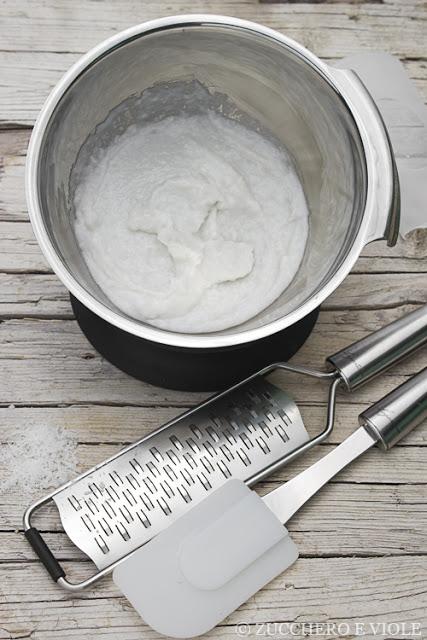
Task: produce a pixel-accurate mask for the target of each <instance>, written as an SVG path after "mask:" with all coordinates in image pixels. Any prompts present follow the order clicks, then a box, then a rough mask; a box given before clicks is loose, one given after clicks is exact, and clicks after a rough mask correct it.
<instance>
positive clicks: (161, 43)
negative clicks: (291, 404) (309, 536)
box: [26, 15, 399, 390]
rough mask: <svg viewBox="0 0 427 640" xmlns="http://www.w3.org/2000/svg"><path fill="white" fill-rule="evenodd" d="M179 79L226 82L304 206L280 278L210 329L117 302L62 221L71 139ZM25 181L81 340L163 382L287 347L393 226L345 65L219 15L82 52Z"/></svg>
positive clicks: (383, 156) (395, 211) (174, 105)
mask: <svg viewBox="0 0 427 640" xmlns="http://www.w3.org/2000/svg"><path fill="white" fill-rule="evenodd" d="M177 82H178V83H179V82H183V83H190V84H189V85H188V86H191V83H192V82H193V83H194V82H199V83H202V84H203V85H204V86H205V87H208V88H209V91H210V94H211V95H212V96H213V98H212V99H214V97H215V95H216V94H221V95H224V94H225V95H226V96H227V97H229V98H230V100H231V101H232V102H233V103H234V104H235V105H237V106H238V107H239V109H240V110H241V112H242V113H244V114H247V115H248V118H251V119H255V120H256V121H257V122H258V123H259V124H260V126H261V127H262V128H264V129H265V130H266V131H270V132H271V133H272V134H273V135H274V136H276V138H278V139H279V140H280V141H281V142H282V143H283V144H284V145H285V146H286V147H287V149H288V150H289V152H290V153H291V155H292V157H293V160H294V162H295V165H296V168H297V171H298V173H299V175H300V178H301V181H302V184H303V187H304V190H305V194H306V199H307V202H308V206H309V210H310V230H309V238H308V242H307V246H306V251H305V255H304V258H303V261H302V264H301V266H300V268H299V270H298V272H297V274H296V276H295V278H294V280H293V281H292V283H291V284H290V286H289V287H288V288H287V289H286V290H285V291H284V292H283V293H282V295H281V296H280V297H279V298H278V299H277V300H276V301H275V302H274V303H273V304H272V305H270V306H269V307H268V308H267V309H265V310H264V311H263V312H262V313H260V314H258V315H257V316H256V317H255V318H252V319H251V320H249V321H247V322H245V323H244V324H242V325H239V326H235V327H232V328H230V329H228V330H224V331H221V332H215V333H206V334H188V333H185V334H184V333H176V332H172V331H166V330H162V329H158V328H156V327H153V326H150V325H149V324H147V323H144V322H141V321H138V320H135V319H133V318H131V317H129V316H127V315H125V314H124V313H122V312H121V311H120V310H119V309H118V308H117V307H115V306H114V305H113V303H112V302H111V301H110V300H108V298H107V297H106V296H105V294H104V293H103V292H102V291H101V290H100V289H99V287H98V286H97V284H96V283H95V282H94V280H93V278H92V276H91V274H90V273H89V271H88V268H87V266H86V264H85V262H84V259H83V257H82V255H81V252H80V249H79V247H78V245H77V242H76V239H75V236H74V233H73V226H72V216H73V215H74V213H73V208H72V204H71V203H72V197H71V196H72V189H73V171H74V170H75V167H76V165H78V162H79V152H80V151H81V148H82V145H83V143H84V142H85V141H86V140H87V139H88V137H89V136H92V138H91V139H92V141H93V144H95V146H96V145H103V144H106V142H107V143H108V139H109V138H110V137H113V136H114V135H115V134H116V133H117V130H118V128H119V127H123V126H124V124H125V125H127V124H131V123H132V119H137V118H139V117H140V113H139V112H138V105H139V104H141V103H140V102H139V101H140V100H141V95H143V92H144V91H145V90H147V89H150V90H152V89H153V88H154V90H157V89H158V91H159V95H161V96H163V98H165V96H166V99H163V100H162V101H157V102H156V104H157V109H155V110H153V118H154V117H156V118H157V119H159V118H160V119H161V117H162V113H164V115H170V114H172V113H176V112H177V111H178V110H179V109H180V108H182V107H183V106H185V108H190V109H191V108H197V105H195V104H194V102H195V101H194V100H191V95H190V97H188V92H183V95H187V98H186V99H187V103H186V104H185V105H184V104H183V102H182V100H180V99H172V98H171V100H169V101H168V99H167V91H166V90H167V87H168V85H170V83H175V84H176V83H177ZM156 87H157V89H156ZM165 92H166V93H165ZM178 93H179V92H178ZM159 104H160V107H159ZM120 105H123V106H124V109H123V113H126V114H127V115H126V118H125V121H124V120H123V118H118V119H117V128H114V127H113V130H108V129H107V128H106V127H105V121H106V119H107V116H109V114H111V112H112V111H113V110H114V109H120ZM159 109H160V112H159ZM162 110H163V111H162ZM144 117H145V118H149V117H150V114H149V113H145V114H144ZM126 119H127V120H126ZM103 123H104V126H103ZM26 183H27V199H28V207H29V212H30V217H31V221H32V224H33V227H34V231H35V234H36V236H37V239H38V241H39V244H40V246H41V248H42V250H43V252H44V254H45V256H46V258H47V260H48V262H49V264H50V265H51V266H52V268H53V269H54V271H55V272H56V274H57V275H58V277H59V278H60V279H61V280H62V282H63V283H64V285H65V286H66V287H67V288H68V290H69V291H70V293H71V294H72V303H73V308H74V310H75V313H76V316H77V319H78V321H79V323H80V326H81V327H82V329H83V331H84V332H85V334H86V335H87V337H88V338H89V340H90V341H91V342H92V343H93V344H94V346H95V347H96V348H97V349H98V350H99V351H100V352H101V353H102V354H104V355H105V356H106V357H107V358H108V359H110V360H111V361H112V362H114V363H115V364H116V365H117V366H119V367H121V368H122V369H124V370H125V371H128V372H129V373H131V374H132V375H135V376H137V377H139V378H141V379H144V380H148V381H150V382H154V383H156V384H161V385H163V386H169V387H174V388H188V389H193V390H197V389H214V388H219V387H223V386H227V385H230V384H232V383H233V382H235V381H236V380H238V379H239V378H241V377H245V376H247V375H248V374H250V373H251V372H253V371H255V370H257V369H259V368H260V367H262V366H264V365H266V364H268V363H269V362H272V361H275V360H278V359H280V360H284V359H286V358H288V357H290V355H292V354H293V353H294V352H295V351H296V350H297V349H298V348H299V346H300V345H301V344H302V343H303V342H304V340H305V339H306V337H307V335H308V334H309V332H310V330H311V328H312V326H313V324H314V321H315V319H316V316H317V309H318V307H319V305H320V304H321V303H322V301H323V300H325V298H327V297H328V296H329V295H330V294H331V293H332V292H333V291H334V290H335V289H336V288H337V286H338V285H339V284H340V283H341V282H342V280H343V279H344V278H345V276H346V275H347V274H348V272H349V271H350V270H351V268H352V266H353V265H354V263H355V262H356V260H357V258H358V256H359V254H360V252H361V251H362V249H363V247H364V246H365V245H366V244H367V243H369V242H372V241H374V240H379V239H385V240H387V242H388V244H394V243H395V241H396V237H397V232H398V224H399V187H398V178H397V173H396V169H395V163H394V159H393V153H392V150H391V147H390V143H389V140H388V136H387V133H386V130H385V128H384V125H383V122H382V120H381V117H380V115H379V113H378V110H377V108H376V106H375V104H374V102H373V100H372V98H371V97H370V95H369V94H368V92H367V91H366V89H365V88H364V86H363V85H362V84H361V82H360V81H359V80H358V78H357V76H356V75H355V74H354V73H353V72H351V71H345V70H341V69H333V68H330V67H328V66H327V65H326V64H324V63H323V62H321V61H320V60H319V59H318V58H317V57H316V56H314V55H313V54H312V53H310V52H309V51H307V50H306V49H305V48H303V47H302V46H301V45H299V44H298V43H296V42H295V41H293V40H291V39H289V38H287V37H286V36H284V35H282V34H280V33H277V32H275V31H273V30H271V29H267V28H265V27H262V26H260V25H257V24H254V23H251V22H246V21H244V20H238V19H235V18H228V17H223V16H213V15H191V16H180V17H169V18H162V19H159V20H154V21H151V22H147V23H144V24H142V25H138V26H136V27H133V28H131V29H128V30H126V31H123V32H122V33H119V34H117V35H115V36H113V37H112V38H110V39H109V40H107V41H105V42H103V43H101V44H100V45H98V46H97V47H95V48H94V49H92V50H91V51H90V52H89V53H87V54H86V55H85V56H83V57H82V58H81V59H80V60H79V61H78V62H77V63H76V64H75V65H74V66H73V67H72V68H71V69H70V70H69V71H68V73H67V74H66V75H65V76H64V77H63V78H62V80H61V81H60V82H59V84H58V85H57V86H56V87H55V89H54V90H53V92H52V94H51V95H50V96H49V98H48V100H47V101H46V103H45V105H44V107H43V109H42V112H41V114H40V116H39V118H38V120H37V123H36V126H35V128H34V132H33V135H32V138H31V142H30V147H29V151H28V161H27V176H26Z"/></svg>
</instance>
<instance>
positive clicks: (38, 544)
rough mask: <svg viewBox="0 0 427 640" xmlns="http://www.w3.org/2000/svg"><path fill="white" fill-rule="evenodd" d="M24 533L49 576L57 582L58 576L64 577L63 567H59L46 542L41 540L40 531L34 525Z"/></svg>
mask: <svg viewBox="0 0 427 640" xmlns="http://www.w3.org/2000/svg"><path fill="white" fill-rule="evenodd" d="M24 533H25V537H26V538H27V540H28V542H29V543H30V545H31V546H32V548H33V550H34V552H35V553H36V554H37V556H38V557H39V558H40V560H41V561H42V562H43V564H44V566H45V567H46V569H47V571H48V572H49V575H50V576H51V578H53V580H55V582H57V581H58V580H59V578H64V577H65V571H64V569H63V568H62V567H61V565H60V564H59V562H58V560H57V559H56V558H55V556H54V555H53V553H52V551H51V550H50V549H49V547H48V546H47V544H46V542H45V541H44V540H43V538H42V536H41V533H40V531H39V530H38V529H36V528H35V527H31V528H30V529H27V530H26V531H25V532H24Z"/></svg>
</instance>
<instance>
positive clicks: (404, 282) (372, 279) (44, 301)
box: [0, 261, 427, 340]
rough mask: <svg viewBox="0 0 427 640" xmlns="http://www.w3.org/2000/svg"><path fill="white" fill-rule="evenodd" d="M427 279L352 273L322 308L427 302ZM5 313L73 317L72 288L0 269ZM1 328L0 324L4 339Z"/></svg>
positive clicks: (0, 304) (50, 277)
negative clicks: (70, 295) (70, 290)
mask: <svg viewBox="0 0 427 640" xmlns="http://www.w3.org/2000/svg"><path fill="white" fill-rule="evenodd" d="M426 264H427V261H426ZM425 283H426V273H425V271H424V272H421V273H381V274H377V273H362V274H358V273H352V274H350V275H349V276H348V277H347V278H346V279H345V280H344V281H343V283H342V284H341V285H340V286H339V287H338V289H336V291H334V293H333V294H332V295H331V296H330V297H329V298H328V299H327V300H325V302H324V303H323V307H322V308H323V309H324V310H342V309H346V310H347V309H348V310H356V309H375V310H376V309H382V308H390V307H398V306H401V305H404V304H411V305H420V304H424V303H426V302H427V288H426V286H425ZM397 315H398V314H397ZM1 317H6V318H7V317H13V318H21V317H24V318H25V317H37V318H71V317H72V312H71V307H70V302H69V295H68V291H67V290H66V288H65V287H64V286H63V285H62V283H61V282H60V280H59V279H58V278H57V277H56V275H54V274H38V273H37V274H33V273H1V272H0V318H1ZM1 331H2V328H1V327H0V340H1Z"/></svg>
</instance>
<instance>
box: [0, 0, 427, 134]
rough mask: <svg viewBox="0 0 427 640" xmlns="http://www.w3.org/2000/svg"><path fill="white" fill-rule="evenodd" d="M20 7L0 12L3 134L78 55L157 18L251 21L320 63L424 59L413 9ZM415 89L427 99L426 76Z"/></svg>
mask: <svg viewBox="0 0 427 640" xmlns="http://www.w3.org/2000/svg"><path fill="white" fill-rule="evenodd" d="M24 5H25V6H26V9H25V11H22V12H21V13H20V14H17V13H16V11H15V9H14V4H13V3H12V2H9V3H4V5H3V6H2V8H0V10H1V11H0V17H1V19H2V22H3V25H4V29H3V31H4V33H3V39H2V51H1V52H0V72H1V74H2V78H3V82H2V86H1V87H0V124H2V125H3V126H10V125H13V124H20V125H28V124H32V123H33V122H34V120H35V118H36V115H37V113H38V111H39V109H40V107H41V105H42V103H43V101H44V100H45V98H46V97H47V95H48V93H49V92H50V91H51V89H52V88H53V86H54V85H55V84H56V82H57V81H58V80H59V78H60V76H61V75H62V74H63V73H64V72H65V71H66V70H67V69H68V68H69V67H70V66H71V65H72V64H73V63H74V62H75V60H76V59H77V58H78V56H79V54H81V53H83V52H84V51H86V50H87V49H88V48H90V47H91V46H93V45H94V44H96V43H97V42H99V41H100V40H102V39H104V38H105V37H108V36H111V35H112V34H113V33H116V32H117V31H119V30H120V29H123V28H125V27H128V26H130V25H132V24H135V23H138V22H142V21H144V20H147V19H150V18H153V17H159V16H161V15H168V14H169V15H171V14H174V13H185V12H186V11H188V12H189V13H197V11H199V12H203V11H208V12H210V13H223V14H225V15H236V16H238V17H243V18H247V19H252V20H256V21H259V22H261V23H263V24H266V25H267V26H270V27H273V28H275V29H278V30H279V31H283V32H286V33H287V34H288V35H289V36H291V37H293V38H295V39H296V40H298V41H300V42H301V43H302V44H304V45H305V46H307V47H308V48H310V49H312V50H313V51H314V52H315V53H317V54H318V55H319V56H321V57H324V58H336V57H343V56H345V55H348V54H351V53H355V52H359V51H361V50H363V49H374V50H378V49H382V50H384V51H388V52H390V53H393V54H395V55H397V56H399V57H401V58H402V59H404V58H409V59H411V61H413V59H414V58H424V57H425V48H424V40H425V23H424V22H423V17H425V9H424V7H423V5H422V4H419V3H412V2H411V3H408V4H407V6H406V8H405V11H404V12H402V9H401V7H400V5H399V4H396V5H395V4H393V3H390V4H387V5H382V4H381V5H377V4H369V5H368V4H367V5H360V6H355V5H353V4H343V5H340V8H339V10H337V7H336V5H335V6H334V5H317V4H316V5H304V4H303V5H298V6H296V5H290V4H280V5H279V4H273V5H266V4H261V5H260V4H257V3H254V2H251V0H246V1H240V2H235V1H234V0H233V1H225V0H222V1H214V2H200V1H198V2H192V3H187V4H185V3H182V2H179V0H175V2H173V3H162V4H160V3H159V2H154V1H151V2H145V3H144V6H143V8H142V5H138V7H137V8H136V6H135V4H134V2H132V0H127V1H126V2H121V3H120V5H118V4H117V3H114V2H113V1H112V0H110V2H103V3H102V5H100V4H98V3H93V2H89V1H88V0H80V1H79V2H77V3H73V4H72V5H70V4H67V5H62V6H61V9H58V7H57V5H56V4H55V2H53V1H52V0H51V1H50V2H48V3H43V4H42V5H38V4H34V3H31V0H27V2H25V3H24ZM408 15H410V16H411V20H408V19H407V16H408ZM90 16H91V17H90ZM417 18H419V19H417ZM8 49H9V50H8ZM17 50H18V51H17ZM411 64H413V62H411ZM415 82H416V83H417V85H418V86H419V88H420V90H421V91H422V92H423V95H424V96H426V91H427V82H426V81H425V74H424V75H423V78H419V77H416V78H415Z"/></svg>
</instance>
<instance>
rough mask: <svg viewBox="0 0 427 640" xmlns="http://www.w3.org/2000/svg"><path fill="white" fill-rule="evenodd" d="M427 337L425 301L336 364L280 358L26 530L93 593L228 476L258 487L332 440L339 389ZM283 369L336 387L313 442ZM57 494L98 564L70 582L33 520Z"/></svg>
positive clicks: (144, 444) (122, 456)
mask: <svg viewBox="0 0 427 640" xmlns="http://www.w3.org/2000/svg"><path fill="white" fill-rule="evenodd" d="M426 343H427V305H424V306H423V307H421V308H419V309H416V310H415V311H413V312H412V313H410V314H407V315H406V316H403V317H402V318H399V319H398V320H395V321H394V322H392V323H391V324H389V325H387V326H385V327H383V328H382V329H379V330H378V331H376V332H374V333H372V334H370V335H368V336H367V337H365V338H363V339H361V340H359V341H358V342H356V343H354V344H352V345H350V346H348V347H346V348H345V349H343V350H341V351H339V352H337V353H335V354H334V355H332V356H329V358H328V361H329V365H330V366H329V370H325V371H319V370H313V369H309V368H306V367H301V366H296V365H293V364H288V363H284V362H277V363H274V364H271V365H269V366H267V367H265V368H264V369H262V370H261V371H259V372H257V373H254V374H253V375H252V376H250V377H249V378H247V379H246V380H243V381H242V382H240V383H238V384H236V385H234V387H232V388H231V389H228V390H226V391H223V392H222V393H219V394H218V395H216V396H213V397H212V398H210V399H208V400H206V401H205V402H203V403H202V404H200V405H199V406H198V407H195V408H194V409H191V410H190V411H187V412H186V413H184V414H182V415H181V416H178V418H176V419H174V420H172V421H170V422H168V423H167V424H165V425H163V426H162V427H160V428H159V429H157V430H156V431H154V432H153V433H152V434H150V435H149V436H147V437H145V438H143V439H142V440H140V441H139V442H136V443H135V444H133V445H131V446H129V447H127V448H126V449H124V450H123V451H121V452H119V453H118V454H117V455H115V456H113V457H112V458H110V459H108V460H106V461H105V462H103V463H101V464H99V465H97V466H96V467H94V468H93V469H90V470H89V471H87V472H86V473H84V474H82V475H81V476H80V477H79V478H77V479H76V480H73V481H71V482H68V483H67V484H65V485H63V486H62V487H59V488H58V489H57V490H56V491H53V492H52V493H50V494H49V495H47V496H44V497H43V498H41V499H40V500H38V501H37V502H35V503H33V504H32V505H30V506H29V507H28V509H27V510H26V512H25V514H24V531H25V536H26V537H27V539H28V541H29V542H30V544H31V545H32V547H33V549H34V551H35V552H36V554H37V555H38V557H39V558H40V559H41V560H42V562H43V563H44V565H45V567H46V569H47V570H48V571H49V573H50V575H51V577H52V578H53V579H54V580H55V581H56V582H57V583H58V584H60V585H61V586H62V587H63V588H64V589H67V590H69V591H78V590H80V589H83V588H84V587H87V586H89V585H91V584H93V583H94V582H95V581H96V580H99V579H100V578H101V577H102V576H104V575H106V574H107V573H109V572H111V571H112V570H113V569H114V568H115V567H116V566H117V565H118V564H119V563H120V562H121V561H123V560H124V559H125V558H127V557H128V556H129V555H130V554H132V552H134V551H136V549H138V548H140V547H141V546H142V545H144V544H145V543H146V542H148V541H149V540H150V539H151V538H153V537H154V536H156V535H157V534H158V533H159V532H160V531H162V530H164V529H165V528H166V527H168V526H169V525H170V524H171V523H172V522H174V521H175V520H176V519H178V518H179V517H180V516H181V515H183V514H184V513H185V512H186V511H187V510H189V509H191V507H193V506H195V505H196V504H198V503H199V502H200V501H201V500H203V498H205V497H206V496H208V495H209V494H210V492H211V491H212V490H213V489H216V488H219V487H220V486H221V485H222V484H224V483H225V482H227V480H228V479H230V478H236V479H239V480H242V481H243V482H245V483H246V484H247V485H249V486H251V485H253V484H255V483H256V482H257V481H258V480H261V479H262V478H265V477H266V476H267V475H270V474H271V473H273V472H274V471H277V470H278V469H280V468H281V467H283V465H284V464H286V463H287V462H289V461H291V460H293V459H294V458H296V457H297V456H299V455H301V454H303V453H305V452H306V451H307V450H308V449H310V448H311V447H313V446H314V445H316V444H319V443H320V442H322V441H323V440H325V438H327V437H328V435H329V434H330V433H331V432H332V429H333V426H334V416H335V399H336V393H337V390H338V387H339V386H341V387H346V388H347V389H348V390H349V391H352V390H353V389H356V388H357V387H359V386H360V385H361V384H364V383H366V382H368V381H369V380H371V378H373V377H374V376H375V375H377V374H379V373H381V372H383V371H384V370H385V369H387V368H388V367H390V366H391V365H393V364H394V363H396V362H398V361H399V360H401V359H402V358H404V357H406V356H408V355H409V354H411V353H412V352H413V351H415V350H416V349H418V348H420V347H421V346H423V345H424V344H426ZM275 370H284V371H286V372H290V373H297V374H301V375H303V376H309V377H314V378H318V379H319V380H324V381H327V382H328V383H329V394H328V402H327V411H326V423H325V426H324V428H323V430H322V431H321V432H320V433H318V434H317V435H314V436H313V437H311V438H309V436H308V433H307V431H306V429H305V427H304V424H303V421H302V418H301V414H300V412H299V409H298V407H297V406H296V404H295V403H294V402H293V400H292V398H291V397H290V396H289V395H288V394H287V393H286V392H285V391H284V390H282V389H281V388H279V387H277V386H275V385H274V384H271V382H269V381H268V380H267V379H266V376H267V375H269V374H271V373H273V372H274V371H275ZM50 500H53V501H54V502H55V503H56V505H57V507H58V510H59V514H60V517H61V520H62V523H63V526H64V529H65V531H66V532H67V534H68V536H69V537H70V539H71V540H72V541H73V542H74V543H75V544H76V545H77V546H78V547H79V548H80V549H82V551H84V552H85V553H86V554H87V555H88V556H89V557H90V558H91V559H92V560H93V561H94V563H95V565H96V566H97V567H98V571H97V572H96V573H95V574H93V575H91V576H90V577H89V578H87V579H85V580H82V581H81V582H70V581H69V580H68V579H67V577H66V574H65V571H64V569H63V568H62V567H61V565H60V564H59V562H58V561H57V559H56V558H55V556H54V555H53V553H52V551H51V550H50V549H49V547H48V546H47V544H46V542H45V541H44V540H43V537H42V535H41V533H40V531H39V530H38V529H37V528H36V527H34V526H33V525H32V523H31V518H32V515H33V513H34V512H35V511H36V510H37V509H39V508H40V507H42V506H43V505H45V504H46V503H48V502H49V501H50Z"/></svg>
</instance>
